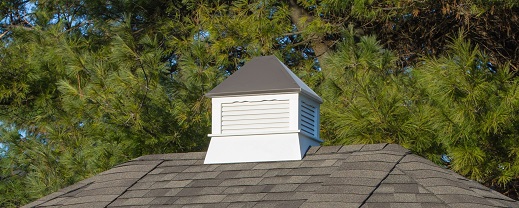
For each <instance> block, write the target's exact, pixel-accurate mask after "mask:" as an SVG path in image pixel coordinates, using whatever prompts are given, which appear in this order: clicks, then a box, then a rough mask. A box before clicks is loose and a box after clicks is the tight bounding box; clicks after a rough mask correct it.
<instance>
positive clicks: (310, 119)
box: [301, 114, 315, 123]
mask: <svg viewBox="0 0 519 208" xmlns="http://www.w3.org/2000/svg"><path fill="white" fill-rule="evenodd" d="M301 119H306V120H308V121H309V122H312V123H313V122H314V121H315V120H314V118H313V117H312V118H311V117H309V116H306V115H303V114H301Z"/></svg>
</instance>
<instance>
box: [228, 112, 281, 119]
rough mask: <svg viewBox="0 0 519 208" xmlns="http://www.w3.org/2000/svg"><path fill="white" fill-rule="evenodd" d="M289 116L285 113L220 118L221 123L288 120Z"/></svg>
mask: <svg viewBox="0 0 519 208" xmlns="http://www.w3.org/2000/svg"><path fill="white" fill-rule="evenodd" d="M289 116H290V114H289V113H288V112H287V113H266V114H259V115H247V116H243V115H232V116H230V115H227V116H222V121H239V120H253V119H278V118H288V117H289Z"/></svg>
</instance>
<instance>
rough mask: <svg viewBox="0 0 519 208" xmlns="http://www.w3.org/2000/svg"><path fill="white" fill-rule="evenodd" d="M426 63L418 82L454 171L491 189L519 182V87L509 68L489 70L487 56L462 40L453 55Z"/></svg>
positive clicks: (455, 42) (451, 50)
mask: <svg viewBox="0 0 519 208" xmlns="http://www.w3.org/2000/svg"><path fill="white" fill-rule="evenodd" d="M424 61H425V63H424V64H422V65H421V66H419V67H418V68H417V69H416V76H417V80H418V83H419V85H420V88H422V89H423V90H424V91H425V92H426V96H427V98H428V99H430V102H429V104H430V105H431V106H432V109H433V110H434V111H433V112H435V114H436V115H437V116H431V118H430V119H431V121H433V122H435V123H439V124H441V126H439V127H440V128H438V129H436V132H437V140H438V141H440V142H441V143H442V146H444V147H445V148H446V151H447V152H446V153H447V154H448V155H449V156H450V157H451V158H452V166H451V167H452V169H453V170H455V171H457V172H459V173H461V174H463V175H466V176H469V177H470V178H472V179H475V180H478V181H480V182H484V183H486V184H499V185H502V186H506V185H508V184H510V183H511V182H512V180H517V175H518V173H519V172H517V169H518V168H519V167H518V166H517V165H518V164H519V163H518V162H519V161H518V160H517V158H516V156H515V154H516V152H515V149H516V147H517V146H518V145H519V139H518V138H517V136H516V135H517V133H518V132H517V126H516V125H515V124H516V123H517V122H518V120H517V118H518V116H519V115H518V113H519V105H518V104H519V94H518V92H517V88H518V87H519V83H518V82H517V80H516V79H514V78H513V76H512V74H511V73H510V72H509V70H508V68H502V69H499V70H497V71H496V69H494V68H492V67H491V66H489V65H487V64H486V63H488V58H487V56H486V55H485V54H482V53H481V52H480V50H479V49H478V48H477V46H476V47H474V46H473V45H471V44H470V43H469V42H467V41H464V40H463V37H462V36H461V35H460V36H459V37H457V38H456V39H454V40H453V41H452V43H451V45H450V48H449V50H448V52H447V55H445V56H442V57H440V58H428V59H425V60H424ZM512 175H515V178H514V177H511V176H512Z"/></svg>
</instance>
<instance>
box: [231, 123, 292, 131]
mask: <svg viewBox="0 0 519 208" xmlns="http://www.w3.org/2000/svg"><path fill="white" fill-rule="evenodd" d="M269 128H288V123H286V122H283V123H264V124H245V125H225V126H222V130H235V129H269Z"/></svg>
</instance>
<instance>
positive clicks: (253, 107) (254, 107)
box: [222, 104, 288, 111]
mask: <svg viewBox="0 0 519 208" xmlns="http://www.w3.org/2000/svg"><path fill="white" fill-rule="evenodd" d="M287 108H288V104H277V105H250V106H229V107H222V111H247V110H270V109H287Z"/></svg>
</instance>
